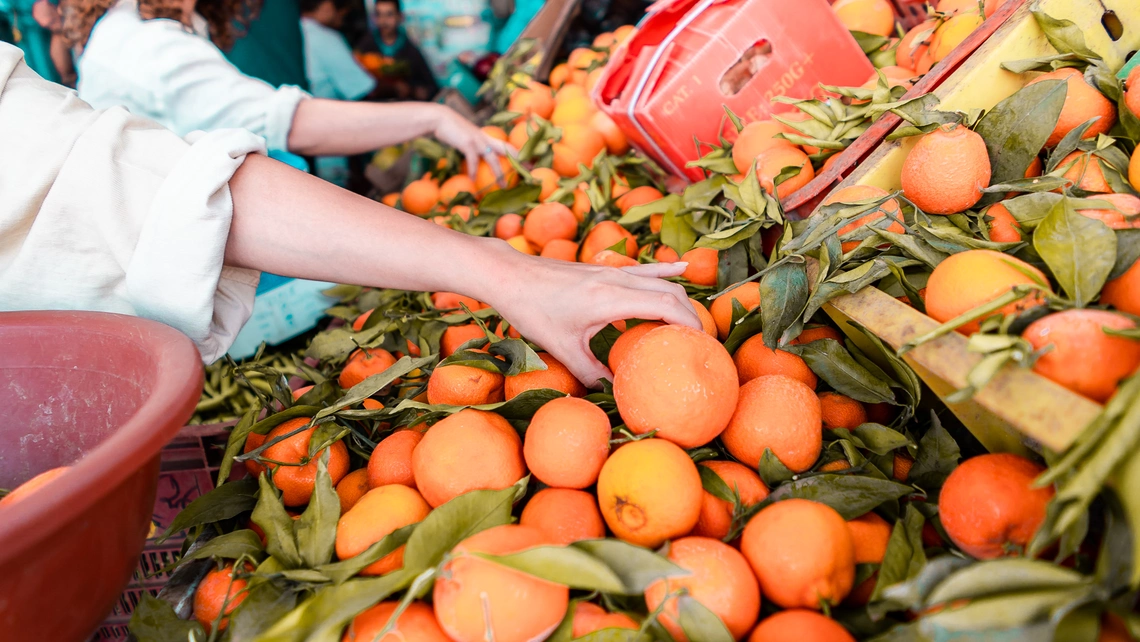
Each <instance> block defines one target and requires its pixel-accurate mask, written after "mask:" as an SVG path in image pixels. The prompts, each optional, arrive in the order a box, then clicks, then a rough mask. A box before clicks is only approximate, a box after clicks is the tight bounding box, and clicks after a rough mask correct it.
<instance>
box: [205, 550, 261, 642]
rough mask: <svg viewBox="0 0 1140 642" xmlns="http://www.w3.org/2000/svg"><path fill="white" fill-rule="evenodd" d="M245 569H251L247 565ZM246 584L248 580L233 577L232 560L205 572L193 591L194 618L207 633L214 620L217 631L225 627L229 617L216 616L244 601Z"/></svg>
mask: <svg viewBox="0 0 1140 642" xmlns="http://www.w3.org/2000/svg"><path fill="white" fill-rule="evenodd" d="M245 570H246V572H247V573H248V572H249V571H250V570H252V569H250V568H249V566H248V565H247V566H246V569H245ZM248 585H249V581H248V580H246V579H244V578H239V577H234V565H233V563H232V562H231V563H230V564H227V565H225V566H223V567H222V568H219V569H214V570H212V571H210V572H209V573H206V576H205V577H203V578H202V581H201V582H199V583H198V588H197V589H195V591H194V619H195V620H198V623H199V624H201V625H202V628H204V629H206V632H207V633H209V632H210V629H211V628H212V627H213V626H214V623H215V621H217V622H218V630H219V631H220V630H223V629H225V628H226V626H227V625H228V624H229V618H226V617H222V618H221V620H220V621H218V618H219V617H220V616H222V615H229V614H230V613H233V611H234V609H236V608H237V607H238V605H239V604H241V603H242V602H244V601H245V598H246V596H247V593H246V590H245V589H246V586H248ZM223 611H224V612H223Z"/></svg>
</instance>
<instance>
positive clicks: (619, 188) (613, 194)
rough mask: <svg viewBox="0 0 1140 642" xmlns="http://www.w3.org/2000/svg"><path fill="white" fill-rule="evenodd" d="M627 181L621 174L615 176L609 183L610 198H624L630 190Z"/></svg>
mask: <svg viewBox="0 0 1140 642" xmlns="http://www.w3.org/2000/svg"><path fill="white" fill-rule="evenodd" d="M630 189H631V188H630V186H629V181H628V180H626V178H625V177H624V176H622V175H621V174H615V175H614V179H613V180H612V181H611V182H610V198H613V199H618V198H621V197H622V196H625V195H626V193H627V192H629V190H630Z"/></svg>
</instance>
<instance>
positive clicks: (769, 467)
mask: <svg viewBox="0 0 1140 642" xmlns="http://www.w3.org/2000/svg"><path fill="white" fill-rule="evenodd" d="M749 463H751V462H745V465H747V464H749ZM756 471H757V473H758V474H759V475H760V479H761V480H763V482H764V485H765V486H767V487H768V488H775V487H776V486H779V485H780V484H783V483H784V482H787V481H791V480H792V479H793V478H794V477H795V476H796V474H795V473H794V472H792V470H791V469H789V468H788V467H787V466H785V465H784V462H782V461H780V458H779V457H777V456H776V453H774V452H772V449H771V448H765V449H764V454H763V455H760V461H759V463H757V465H756Z"/></svg>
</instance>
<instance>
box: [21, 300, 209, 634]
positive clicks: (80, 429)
mask: <svg viewBox="0 0 1140 642" xmlns="http://www.w3.org/2000/svg"><path fill="white" fill-rule="evenodd" d="M201 389H202V364H201V361H200V357H199V355H198V351H197V350H196V349H195V348H194V345H193V344H192V343H191V342H190V340H189V339H188V338H186V337H185V336H183V335H182V334H180V333H179V332H178V331H176V330H174V329H172V328H169V327H167V326H164V325H162V324H159V323H156V322H154V321H148V320H145V319H139V318H135V317H128V316H122V315H116V314H103V313H95V312H4V313H0V402H2V403H0V408H2V409H3V410H2V412H3V421H2V422H0V488H13V487H15V486H17V485H19V484H20V483H22V482H24V481H26V480H27V479H29V478H31V477H32V476H34V475H36V474H38V473H40V472H43V471H45V470H48V469H50V468H54V467H56V466H63V465H72V467H71V469H70V470H68V471H67V472H66V473H64V474H63V475H61V476H60V477H57V478H56V479H55V480H53V481H52V482H51V483H49V484H48V485H46V486H44V487H42V488H40V489H39V490H38V491H37V492H36V493H35V494H34V495H31V496H29V497H28V498H27V499H25V500H23V501H20V502H18V503H15V504H12V505H10V506H6V507H4V508H0V631H2V632H3V633H0V639H3V640H5V642H23V641H24V640H28V641H32V640H35V641H36V642H42V641H44V640H52V641H53V642H72V641H75V642H82V641H83V640H86V639H88V638H89V637H90V635H91V634H92V632H94V630H95V629H96V627H97V626H98V625H99V623H100V622H101V621H102V620H103V618H104V617H105V616H106V615H107V613H108V612H110V611H111V609H112V607H113V606H114V605H115V602H116V599H117V598H118V596H119V594H120V593H121V592H122V591H123V588H124V587H125V586H126V584H127V582H128V580H130V578H131V575H132V573H133V572H134V569H135V566H136V565H137V563H138V556H139V553H140V552H141V551H142V548H143V543H144V541H145V539H146V536H147V533H148V531H149V528H150V518H151V510H152V508H153V506H154V496H155V487H156V484H157V482H158V464H159V450H160V449H161V448H162V446H163V445H164V444H165V443H166V442H167V441H169V440H170V439H171V438H172V437H173V436H174V434H175V433H177V432H178V429H179V428H181V427H182V426H183V425H184V424H185V423H186V420H187V419H189V417H190V415H191V414H192V413H193V410H194V406H195V404H196V402H197V400H198V396H199V394H200V393H201Z"/></svg>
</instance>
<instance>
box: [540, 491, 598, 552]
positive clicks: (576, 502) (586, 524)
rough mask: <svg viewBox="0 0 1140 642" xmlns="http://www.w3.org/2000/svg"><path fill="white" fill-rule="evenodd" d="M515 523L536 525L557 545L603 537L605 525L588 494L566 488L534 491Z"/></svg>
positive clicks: (592, 498) (595, 504)
mask: <svg viewBox="0 0 1140 642" xmlns="http://www.w3.org/2000/svg"><path fill="white" fill-rule="evenodd" d="M519 524H521V525H523V526H531V527H534V528H537V529H538V530H540V531H542V532H543V533H545V534H546V536H547V537H549V538H550V541H551V543H553V544H555V545H557V546H566V545H568V544H573V543H574V542H579V541H582V540H586V539H602V538H603V537H605V536H606V524H605V522H603V521H602V514H601V513H600V512H599V511H598V501H597V500H596V499H595V498H594V496H593V495H592V494H591V493H587V492H586V491H583V490H573V489H570V488H544V489H542V490H540V491H538V492H537V493H535V494H534V497H531V498H530V501H529V502H527V504H526V508H524V509H523V512H522V516H521V517H519Z"/></svg>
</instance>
